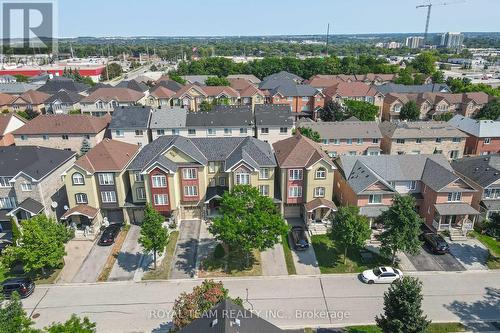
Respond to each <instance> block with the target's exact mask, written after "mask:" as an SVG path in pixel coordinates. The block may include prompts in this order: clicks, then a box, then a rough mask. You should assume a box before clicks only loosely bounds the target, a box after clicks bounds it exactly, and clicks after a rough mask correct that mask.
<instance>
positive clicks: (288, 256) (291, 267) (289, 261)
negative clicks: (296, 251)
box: [281, 234, 297, 275]
mask: <svg viewBox="0 0 500 333" xmlns="http://www.w3.org/2000/svg"><path fill="white" fill-rule="evenodd" d="M281 243H282V245H283V252H284V253H285V263H286V270H287V271H288V275H294V274H297V271H296V270H295V264H294V263H293V257H292V249H291V248H290V242H289V241H288V234H284V235H283V236H282V237H281Z"/></svg>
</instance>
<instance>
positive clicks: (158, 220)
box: [139, 204, 168, 269]
mask: <svg viewBox="0 0 500 333" xmlns="http://www.w3.org/2000/svg"><path fill="white" fill-rule="evenodd" d="M163 221H165V218H164V217H163V216H162V215H160V213H158V212H157V211H156V210H155V209H154V208H153V207H152V206H151V205H150V204H146V208H145V209H144V219H143V221H142V225H141V233H140V236H139V244H141V245H142V247H143V248H144V250H146V251H153V263H154V268H155V269H156V254H157V253H158V252H162V251H163V250H164V249H165V246H167V241H168V231H167V229H165V228H164V227H163Z"/></svg>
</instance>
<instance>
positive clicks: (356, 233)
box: [330, 206, 371, 265]
mask: <svg viewBox="0 0 500 333" xmlns="http://www.w3.org/2000/svg"><path fill="white" fill-rule="evenodd" d="M370 235H371V230H370V223H369V222H368V218H367V217H366V216H362V215H359V208H358V207H356V206H346V207H340V208H339V210H338V212H337V213H335V215H334V216H333V217H332V228H331V230H330V238H331V239H332V240H333V241H334V242H335V243H336V244H338V245H340V246H341V247H342V248H343V249H344V265H345V263H346V260H347V251H348V249H349V248H351V249H353V248H361V247H363V246H364V244H365V241H366V240H367V239H369V238H370Z"/></svg>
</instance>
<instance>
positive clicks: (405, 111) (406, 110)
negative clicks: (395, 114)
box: [399, 101, 420, 120]
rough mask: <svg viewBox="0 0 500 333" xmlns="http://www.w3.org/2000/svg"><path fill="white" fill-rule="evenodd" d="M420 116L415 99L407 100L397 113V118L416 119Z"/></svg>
mask: <svg viewBox="0 0 500 333" xmlns="http://www.w3.org/2000/svg"><path fill="white" fill-rule="evenodd" d="M419 118H420V110H419V109H418V106H417V103H415V101H408V102H407V103H406V104H405V105H403V107H401V111H400V113H399V119H401V120H418V119H419Z"/></svg>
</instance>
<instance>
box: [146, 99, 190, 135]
mask: <svg viewBox="0 0 500 333" xmlns="http://www.w3.org/2000/svg"><path fill="white" fill-rule="evenodd" d="M186 118H187V110H186V109H184V108H181V107H178V106H177V107H173V108H166V109H163V108H158V109H153V112H152V114H151V120H150V122H149V129H150V131H151V141H154V140H156V139H157V138H159V137H160V136H164V135H182V136H188V129H187V126H186Z"/></svg>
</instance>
